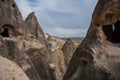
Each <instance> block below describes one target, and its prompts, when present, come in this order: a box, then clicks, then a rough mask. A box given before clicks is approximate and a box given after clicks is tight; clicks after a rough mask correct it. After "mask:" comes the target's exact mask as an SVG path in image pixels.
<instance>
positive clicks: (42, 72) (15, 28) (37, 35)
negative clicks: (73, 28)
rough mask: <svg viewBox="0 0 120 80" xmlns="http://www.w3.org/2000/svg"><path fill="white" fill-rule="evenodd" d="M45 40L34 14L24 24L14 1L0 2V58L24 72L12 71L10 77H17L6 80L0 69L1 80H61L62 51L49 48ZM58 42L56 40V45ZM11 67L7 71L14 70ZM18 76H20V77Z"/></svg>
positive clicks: (63, 69) (63, 66) (62, 73)
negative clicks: (2, 57)
mask: <svg viewBox="0 0 120 80" xmlns="http://www.w3.org/2000/svg"><path fill="white" fill-rule="evenodd" d="M45 39H46V38H45V34H44V32H43V30H42V29H41V27H40V25H39V23H38V21H37V18H36V16H35V14H34V13H31V14H29V15H28V17H27V19H26V20H25V21H24V20H23V19H22V15H21V13H20V11H19V9H18V7H17V5H16V3H15V2H14V0H0V56H4V57H5V58H7V59H9V60H11V61H14V62H15V63H16V64H17V65H19V67H20V68H21V69H22V70H23V71H24V72H17V71H15V72H14V71H13V72H12V73H10V74H12V75H14V74H16V75H17V77H15V78H16V79H14V78H13V79H11V77H12V76H11V77H10V76H8V77H6V78H7V79H6V78H4V74H6V72H4V70H2V69H3V68H0V71H1V72H0V80H27V79H28V78H29V79H30V80H62V77H63V75H64V73H65V70H66V67H65V65H64V56H63V53H62V51H61V50H60V51H56V49H58V48H55V47H52V48H51V46H50V44H49V41H48V40H45ZM59 40H60V39H59ZM59 40H57V38H56V42H55V44H57V43H58V42H59ZM61 41H62V40H61ZM53 48H54V49H53ZM53 50H54V51H55V52H54V51H53ZM55 55H58V56H55ZM59 57H61V58H60V59H59ZM0 59H1V58H0ZM52 59H54V60H52ZM56 60H57V61H56ZM5 61H6V60H5ZM59 61H61V62H59ZM6 63H7V61H6ZM12 64H13V65H14V63H11V66H12ZM1 65H2V64H0V66H1ZM59 65H60V66H59ZM6 67H7V66H6ZM12 67H13V66H12ZM12 67H9V69H10V70H13V69H12ZM14 67H15V66H14ZM14 67H13V68H14ZM15 69H16V68H15ZM57 70H59V71H57ZM18 71H19V69H18ZM7 73H9V72H7ZM19 73H22V74H23V75H22V74H21V77H20V76H19ZM24 74H26V75H24ZM18 76H19V77H20V78H18ZM25 77H26V78H25ZM27 77H28V78H27ZM8 78H10V79H8ZM23 78H24V79H23ZM29 79H28V80H29Z"/></svg>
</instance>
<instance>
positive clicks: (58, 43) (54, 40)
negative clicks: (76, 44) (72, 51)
mask: <svg viewBox="0 0 120 80" xmlns="http://www.w3.org/2000/svg"><path fill="white" fill-rule="evenodd" d="M46 35H47V34H46ZM46 40H47V42H48V43H49V44H50V45H51V50H52V51H53V52H54V51H55V50H57V49H61V48H62V46H63V45H64V43H65V41H64V40H62V39H60V38H58V37H56V36H51V35H49V34H48V35H47V38H46Z"/></svg>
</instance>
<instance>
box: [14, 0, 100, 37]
mask: <svg viewBox="0 0 120 80" xmlns="http://www.w3.org/2000/svg"><path fill="white" fill-rule="evenodd" d="M97 1H98V0H15V2H16V3H17V5H18V7H19V9H20V11H21V13H22V16H23V19H24V20H25V18H26V17H27V16H28V14H29V13H31V12H35V15H36V16H37V19H38V22H39V24H40V25H41V27H42V29H43V31H44V32H45V33H49V34H51V35H54V36H58V37H85V35H86V33H87V30H88V28H89V25H90V22H91V17H92V13H93V10H94V8H95V6H96V3H97Z"/></svg>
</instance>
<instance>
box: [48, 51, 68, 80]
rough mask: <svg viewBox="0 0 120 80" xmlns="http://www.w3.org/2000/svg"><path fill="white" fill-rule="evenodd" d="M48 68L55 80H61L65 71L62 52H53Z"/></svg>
mask: <svg viewBox="0 0 120 80" xmlns="http://www.w3.org/2000/svg"><path fill="white" fill-rule="evenodd" d="M50 67H51V69H52V70H53V72H54V75H55V77H56V80H62V79H63V76H64V74H65V72H66V69H67V68H66V65H65V60H64V55H63V52H62V50H60V49H57V50H55V51H54V52H53V55H52V62H51V63H50Z"/></svg>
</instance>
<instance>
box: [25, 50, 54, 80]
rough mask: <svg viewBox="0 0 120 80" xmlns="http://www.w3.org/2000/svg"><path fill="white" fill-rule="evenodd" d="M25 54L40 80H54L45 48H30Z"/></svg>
mask: <svg viewBox="0 0 120 80" xmlns="http://www.w3.org/2000/svg"><path fill="white" fill-rule="evenodd" d="M27 54H28V56H29V57H30V58H31V60H32V62H33V64H34V66H35V68H36V70H37V72H38V74H39V76H40V78H41V80H48V79H49V80H56V79H55V76H54V73H53V71H52V70H51V68H50V65H49V63H50V54H49V52H48V50H47V49H46V48H42V49H34V48H31V49H29V50H28V51H27Z"/></svg>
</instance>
